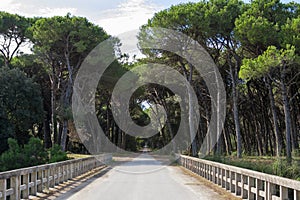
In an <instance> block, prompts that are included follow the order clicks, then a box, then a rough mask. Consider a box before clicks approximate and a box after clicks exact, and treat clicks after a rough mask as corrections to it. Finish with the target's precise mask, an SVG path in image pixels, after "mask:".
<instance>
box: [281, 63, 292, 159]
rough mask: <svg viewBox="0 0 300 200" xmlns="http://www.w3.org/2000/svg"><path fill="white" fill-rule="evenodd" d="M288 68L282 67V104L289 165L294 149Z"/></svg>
mask: <svg viewBox="0 0 300 200" xmlns="http://www.w3.org/2000/svg"><path fill="white" fill-rule="evenodd" d="M285 68H286V66H285V65H284V66H283V67H282V71H281V81H280V86H281V95H282V102H283V110H284V119H285V136H286V158H287V161H288V163H291V161H292V149H291V112H290V105H289V100H288V95H287V88H286V85H285V73H286V71H285V70H286V69H285Z"/></svg>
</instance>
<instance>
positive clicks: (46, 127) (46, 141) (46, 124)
mask: <svg viewBox="0 0 300 200" xmlns="http://www.w3.org/2000/svg"><path fill="white" fill-rule="evenodd" d="M49 123H50V119H49V117H48V116H46V117H45V119H44V122H43V127H44V146H45V148H46V149H49V148H50V147H51V146H52V141H51V128H50V124H49Z"/></svg>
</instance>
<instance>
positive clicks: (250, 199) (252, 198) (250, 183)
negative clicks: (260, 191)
mask: <svg viewBox="0 0 300 200" xmlns="http://www.w3.org/2000/svg"><path fill="white" fill-rule="evenodd" d="M253 186H254V179H253V178H252V177H250V176H248V195H247V196H248V199H249V200H255V199H254V196H255V195H254V194H253V193H252V192H251V187H253Z"/></svg>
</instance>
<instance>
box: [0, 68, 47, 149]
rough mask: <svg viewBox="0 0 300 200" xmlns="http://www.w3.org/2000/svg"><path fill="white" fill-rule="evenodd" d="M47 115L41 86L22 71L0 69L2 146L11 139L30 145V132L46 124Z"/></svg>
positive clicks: (0, 135) (0, 132) (0, 128)
mask: <svg viewBox="0 0 300 200" xmlns="http://www.w3.org/2000/svg"><path fill="white" fill-rule="evenodd" d="M43 114H44V113H43V107H42V97H41V91H40V88H39V86H38V85H37V84H36V83H34V82H33V80H32V79H31V78H27V77H26V75H25V73H24V72H22V71H21V70H19V69H8V68H6V67H2V68H0V138H1V139H3V140H1V141H2V142H1V144H0V146H2V145H4V146H5V143H6V140H7V138H8V137H14V138H16V139H17V140H18V142H19V143H20V144H24V143H26V142H27V141H28V139H29V134H28V133H29V132H28V130H29V129H32V127H33V125H34V124H39V123H41V122H42V117H43ZM2 152H3V151H2ZM0 153H1V152H0Z"/></svg>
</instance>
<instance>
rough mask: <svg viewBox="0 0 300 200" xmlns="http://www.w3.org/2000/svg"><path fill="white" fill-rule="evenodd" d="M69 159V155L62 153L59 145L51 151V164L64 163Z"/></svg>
mask: <svg viewBox="0 0 300 200" xmlns="http://www.w3.org/2000/svg"><path fill="white" fill-rule="evenodd" d="M67 159H68V156H67V153H66V152H64V151H62V150H61V147H60V146H59V145H57V144H55V145H54V146H53V147H52V148H51V149H50V150H49V163H53V162H59V161H64V160H67Z"/></svg>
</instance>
